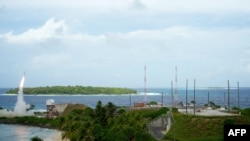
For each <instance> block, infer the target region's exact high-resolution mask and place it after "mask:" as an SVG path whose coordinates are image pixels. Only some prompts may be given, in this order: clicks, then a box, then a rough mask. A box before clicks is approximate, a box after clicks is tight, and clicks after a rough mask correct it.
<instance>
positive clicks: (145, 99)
mask: <svg viewBox="0 0 250 141" xmlns="http://www.w3.org/2000/svg"><path fill="white" fill-rule="evenodd" d="M144 104H145V105H144V106H146V105H147V76H146V65H145V66H144Z"/></svg>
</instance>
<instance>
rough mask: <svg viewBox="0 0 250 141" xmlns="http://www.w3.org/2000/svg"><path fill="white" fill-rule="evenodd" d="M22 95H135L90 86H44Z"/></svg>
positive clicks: (127, 90) (130, 91)
mask: <svg viewBox="0 0 250 141" xmlns="http://www.w3.org/2000/svg"><path fill="white" fill-rule="evenodd" d="M6 93H7V94H17V93H18V88H14V89H10V90H8V91H7V92H6ZM23 93H24V94H133V93H134V94H135V93H137V91H136V90H134V89H129V88H117V87H92V86H86V87H84V86H46V87H33V88H24V89H23Z"/></svg>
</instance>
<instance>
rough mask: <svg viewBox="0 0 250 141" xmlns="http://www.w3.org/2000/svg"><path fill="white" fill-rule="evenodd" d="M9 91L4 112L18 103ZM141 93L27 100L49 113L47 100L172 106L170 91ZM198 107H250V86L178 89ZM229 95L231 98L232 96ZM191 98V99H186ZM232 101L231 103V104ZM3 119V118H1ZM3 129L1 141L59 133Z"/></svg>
mask: <svg viewBox="0 0 250 141" xmlns="http://www.w3.org/2000/svg"><path fill="white" fill-rule="evenodd" d="M7 90H8V89H6V88H2V89H0V107H2V108H4V109H10V110H13V109H14V107H15V103H16V101H17V95H15V94H13V95H10V94H6V91H7ZM136 90H137V94H124V95H104V94H98V95H25V94H24V101H25V102H26V103H27V104H33V105H35V110H38V111H39V110H46V100H48V99H53V100H54V101H55V103H56V104H62V103H78V104H85V105H87V106H89V107H92V108H95V106H96V103H97V102H98V101H99V100H100V101H102V103H103V104H107V103H108V102H112V103H113V104H115V105H117V106H133V105H134V103H137V102H144V101H145V100H146V101H147V102H150V101H156V102H158V103H164V105H165V106H171V105H172V94H171V89H170V88H147V93H146V96H145V92H144V89H143V88H136ZM194 93H195V101H196V104H197V105H198V106H202V105H204V104H206V103H208V101H212V102H214V103H215V104H216V105H221V106H228V105H229V106H230V107H231V108H232V107H238V106H239V107H240V108H241V109H243V108H250V87H243V88H239V91H238V89H237V88H230V89H229V91H228V89H227V88H196V90H195V91H194V89H191V88H189V89H188V90H186V89H185V88H178V94H177V98H176V100H178V101H179V102H180V101H182V102H183V104H185V103H186V99H187V103H190V102H191V101H193V100H194ZM228 95H229V97H228ZM186 96H187V97H186ZM228 102H229V104H228ZM0 116H1V115H0ZM0 130H1V131H2V132H4V134H3V133H1V134H0V141H1V140H10V141H21V140H27V139H30V138H31V137H33V136H34V135H37V136H39V137H42V138H45V137H44V136H45V135H47V134H48V135H50V133H56V132H57V131H56V130H52V129H44V128H37V127H26V126H20V125H13V126H12V125H5V124H0ZM50 140H51V138H47V139H45V140H44V141H50Z"/></svg>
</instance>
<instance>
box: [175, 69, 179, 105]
mask: <svg viewBox="0 0 250 141" xmlns="http://www.w3.org/2000/svg"><path fill="white" fill-rule="evenodd" d="M177 82H178V79H177V66H176V67H175V90H174V105H177V104H178V86H177Z"/></svg>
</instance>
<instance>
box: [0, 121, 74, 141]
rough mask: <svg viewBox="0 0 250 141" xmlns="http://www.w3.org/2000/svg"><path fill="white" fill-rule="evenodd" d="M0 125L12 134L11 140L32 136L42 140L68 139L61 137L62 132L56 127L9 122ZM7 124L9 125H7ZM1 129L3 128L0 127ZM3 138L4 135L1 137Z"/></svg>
mask: <svg viewBox="0 0 250 141" xmlns="http://www.w3.org/2000/svg"><path fill="white" fill-rule="evenodd" d="M0 125H1V127H2V126H4V127H5V129H6V130H5V131H7V130H8V133H10V134H11V136H13V138H12V139H10V140H11V141H15V140H19V139H31V138H33V137H36V136H37V137H39V138H41V139H43V141H69V140H68V139H62V132H63V131H60V130H58V129H51V128H45V127H40V126H32V125H24V124H10V123H2V122H1V123H0ZM8 125H9V126H8ZM1 130H3V129H1ZM0 138H1V137H0ZM2 139H5V137H2Z"/></svg>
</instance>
